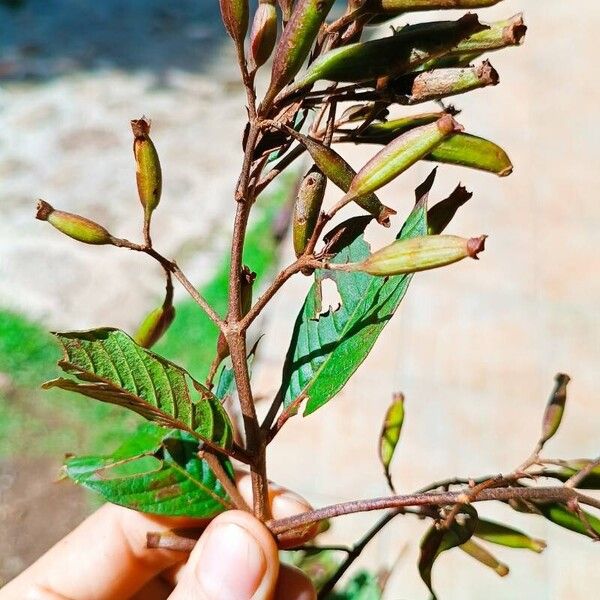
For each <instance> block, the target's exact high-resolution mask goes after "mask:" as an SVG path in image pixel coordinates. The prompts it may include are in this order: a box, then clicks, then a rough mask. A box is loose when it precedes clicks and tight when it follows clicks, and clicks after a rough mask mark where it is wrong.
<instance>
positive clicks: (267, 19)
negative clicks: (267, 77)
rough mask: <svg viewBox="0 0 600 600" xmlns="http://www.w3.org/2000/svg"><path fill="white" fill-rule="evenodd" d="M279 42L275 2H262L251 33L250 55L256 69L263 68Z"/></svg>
mask: <svg viewBox="0 0 600 600" xmlns="http://www.w3.org/2000/svg"><path fill="white" fill-rule="evenodd" d="M276 40H277V10H276V8H275V0H260V4H259V5H258V8H257V9H256V13H255V14H254V20H253V21H252V31H251V32H250V53H251V55H252V60H253V61H254V66H255V68H257V69H258V67H260V66H262V65H263V64H264V63H265V62H266V61H267V59H268V58H269V56H271V52H273V48H274V47H275V42H276Z"/></svg>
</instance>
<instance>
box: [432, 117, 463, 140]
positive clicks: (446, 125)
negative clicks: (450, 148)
mask: <svg viewBox="0 0 600 600" xmlns="http://www.w3.org/2000/svg"><path fill="white" fill-rule="evenodd" d="M437 126H438V128H439V130H440V131H441V132H442V133H443V134H444V135H448V134H450V133H457V132H459V131H464V127H463V126H462V125H461V124H460V123H458V122H457V121H456V120H455V119H454V117H453V116H452V115H451V114H449V113H444V114H443V115H442V116H441V117H440V118H439V119H438V122H437Z"/></svg>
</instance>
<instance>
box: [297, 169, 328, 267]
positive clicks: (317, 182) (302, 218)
mask: <svg viewBox="0 0 600 600" xmlns="http://www.w3.org/2000/svg"><path fill="white" fill-rule="evenodd" d="M326 187H327V177H325V175H323V172H322V171H321V170H320V169H319V168H318V167H317V166H313V167H312V169H310V171H309V172H308V173H307V174H306V175H305V176H304V179H302V182H301V183H300V187H299V189H298V195H297V196H296V202H295V203H294V215H293V218H292V223H293V227H292V232H293V238H294V252H295V253H296V256H297V257H300V256H301V255H302V254H303V253H304V250H305V249H306V245H307V244H308V242H309V240H310V238H311V236H312V234H313V231H314V230H315V225H316V224H317V219H318V217H319V212H320V211H321V206H322V204H323V196H324V195H325V188H326Z"/></svg>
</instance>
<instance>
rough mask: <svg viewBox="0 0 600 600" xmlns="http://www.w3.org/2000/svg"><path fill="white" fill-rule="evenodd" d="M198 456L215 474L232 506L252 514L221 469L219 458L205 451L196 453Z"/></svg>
mask: <svg viewBox="0 0 600 600" xmlns="http://www.w3.org/2000/svg"><path fill="white" fill-rule="evenodd" d="M198 456H199V457H200V458H203V459H204V460H205V461H206V462H207V464H208V466H209V467H210V470H211V471H212V472H213V473H214V474H215V477H216V478H217V479H218V480H219V482H220V483H221V485H222V486H223V489H224V490H225V491H226V492H227V495H228V496H229V498H230V499H231V501H232V502H233V504H234V506H235V507H236V508H237V509H238V510H245V511H247V512H252V511H251V510H250V507H249V506H248V504H247V502H246V501H245V500H244V498H243V497H242V495H241V494H240V491H239V490H238V489H237V486H236V485H235V481H232V480H231V478H230V477H229V475H227V473H226V472H225V469H224V468H223V465H222V464H221V461H220V460H219V457H218V456H216V455H215V454H213V453H212V452H208V451H206V450H201V451H200V452H199V453H198Z"/></svg>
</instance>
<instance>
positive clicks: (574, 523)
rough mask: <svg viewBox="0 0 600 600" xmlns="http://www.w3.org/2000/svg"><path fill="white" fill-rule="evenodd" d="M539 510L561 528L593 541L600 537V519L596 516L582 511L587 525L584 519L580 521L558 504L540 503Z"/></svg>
mask: <svg viewBox="0 0 600 600" xmlns="http://www.w3.org/2000/svg"><path fill="white" fill-rule="evenodd" d="M537 508H538V510H539V511H540V512H541V513H542V514H543V515H544V517H546V519H548V520H549V521H551V522H552V523H554V524H556V525H559V526H560V527H564V528H565V529H570V530H571V531H574V532H575V533H580V534H582V535H587V536H588V537H591V538H593V539H597V537H598V536H600V519H599V518H598V517H596V516H595V515H592V514H590V513H588V512H585V511H583V510H582V511H581V514H582V515H583V516H584V518H585V521H587V523H585V522H584V521H583V519H580V518H579V517H578V516H577V515H576V514H574V513H572V512H571V511H570V510H569V509H567V508H566V507H565V506H563V505H562V504H559V503H557V502H549V503H548V504H542V503H539V504H538V505H537ZM588 526H589V527H588ZM590 529H591V531H590ZM592 532H594V533H592Z"/></svg>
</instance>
